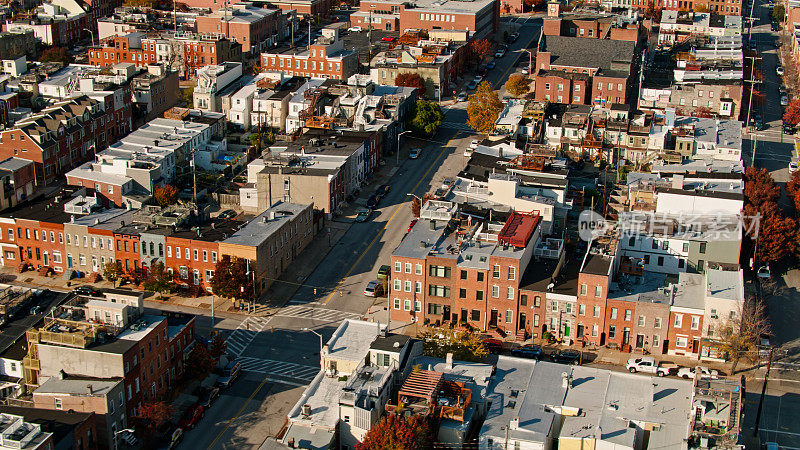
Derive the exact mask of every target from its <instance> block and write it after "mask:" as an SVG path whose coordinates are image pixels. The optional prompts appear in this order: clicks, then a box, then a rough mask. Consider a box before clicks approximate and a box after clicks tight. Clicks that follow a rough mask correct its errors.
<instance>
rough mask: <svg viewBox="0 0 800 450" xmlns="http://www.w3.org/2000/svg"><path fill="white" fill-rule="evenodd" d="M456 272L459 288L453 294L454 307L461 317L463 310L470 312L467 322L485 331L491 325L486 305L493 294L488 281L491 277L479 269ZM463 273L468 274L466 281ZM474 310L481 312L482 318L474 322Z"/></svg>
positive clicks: (457, 270) (458, 270)
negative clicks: (479, 297)
mask: <svg viewBox="0 0 800 450" xmlns="http://www.w3.org/2000/svg"><path fill="white" fill-rule="evenodd" d="M456 272H457V273H455V274H454V275H453V276H454V277H455V278H456V279H457V280H458V287H457V288H456V290H455V292H454V293H453V299H454V307H455V309H456V310H457V311H459V315H460V314H461V310H462V309H466V310H467V311H468V316H467V317H468V319H467V322H468V323H469V324H470V325H472V326H474V327H476V328H478V329H480V330H483V329H485V327H486V325H487V324H488V323H489V318H488V316H487V314H488V311H489V310H488V308H487V306H486V305H487V303H488V300H487V299H488V297H489V295H490V294H491V292H489V284H488V279H489V278H490V277H489V276H488V274H487V273H486V271H485V270H479V269H456ZM462 272H466V273H465V274H464V276H465V277H466V279H464V276H462ZM479 280H480V281H479ZM462 289H463V290H464V291H463V295H464V298H461V296H462ZM479 293H480V294H479ZM478 295H480V296H481V299H480V300H478ZM473 309H477V310H478V311H480V318H479V319H478V320H472V310H473Z"/></svg>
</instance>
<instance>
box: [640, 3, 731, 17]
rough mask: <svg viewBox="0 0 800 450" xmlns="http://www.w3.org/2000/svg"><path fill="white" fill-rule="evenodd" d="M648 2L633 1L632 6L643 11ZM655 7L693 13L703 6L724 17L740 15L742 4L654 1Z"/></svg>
mask: <svg viewBox="0 0 800 450" xmlns="http://www.w3.org/2000/svg"><path fill="white" fill-rule="evenodd" d="M649 1H650V0H633V4H632V6H633V7H635V8H639V9H645V8H646V7H647V3H648V2H649ZM655 6H656V7H657V8H660V9H669V10H673V11H675V10H681V11H693V10H694V9H695V8H696V7H698V6H705V7H707V8H708V9H709V10H710V11H711V12H714V13H717V14H722V15H726V16H730V15H734V16H738V15H741V14H742V13H743V12H745V11H743V10H742V7H743V2H742V1H741V0H655Z"/></svg>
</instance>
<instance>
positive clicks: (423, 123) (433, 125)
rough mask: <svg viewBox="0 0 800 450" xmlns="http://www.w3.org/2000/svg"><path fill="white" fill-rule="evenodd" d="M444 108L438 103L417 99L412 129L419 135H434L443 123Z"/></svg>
mask: <svg viewBox="0 0 800 450" xmlns="http://www.w3.org/2000/svg"><path fill="white" fill-rule="evenodd" d="M443 118H444V114H442V108H440V107H439V104H438V103H434V102H426V101H424V100H419V101H417V104H416V106H415V107H414V113H413V114H412V118H411V129H412V130H413V131H414V134H416V135H418V136H433V135H434V134H435V133H436V130H437V129H438V128H439V125H441V124H442V119H443Z"/></svg>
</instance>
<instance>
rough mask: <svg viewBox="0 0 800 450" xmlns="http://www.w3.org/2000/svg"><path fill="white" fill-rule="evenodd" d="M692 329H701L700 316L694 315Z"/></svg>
mask: <svg viewBox="0 0 800 450" xmlns="http://www.w3.org/2000/svg"><path fill="white" fill-rule="evenodd" d="M692 329H693V330H699V329H700V317H698V316H692Z"/></svg>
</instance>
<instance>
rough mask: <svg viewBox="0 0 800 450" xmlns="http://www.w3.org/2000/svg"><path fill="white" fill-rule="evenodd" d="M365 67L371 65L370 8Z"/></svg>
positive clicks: (370, 9)
mask: <svg viewBox="0 0 800 450" xmlns="http://www.w3.org/2000/svg"><path fill="white" fill-rule="evenodd" d="M367 52H368V53H367V55H368V56H367V67H369V65H370V64H371V63H372V7H370V8H369V28H367Z"/></svg>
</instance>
